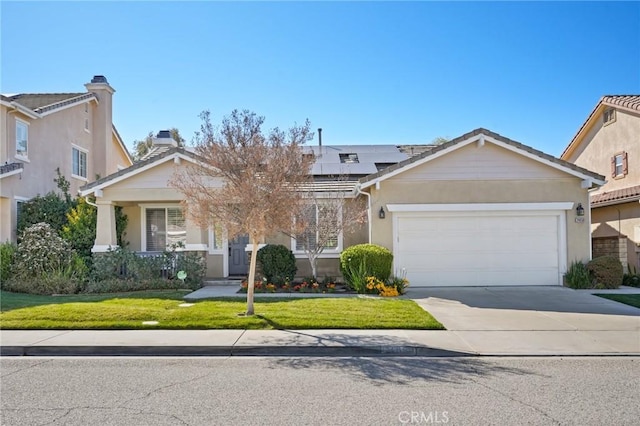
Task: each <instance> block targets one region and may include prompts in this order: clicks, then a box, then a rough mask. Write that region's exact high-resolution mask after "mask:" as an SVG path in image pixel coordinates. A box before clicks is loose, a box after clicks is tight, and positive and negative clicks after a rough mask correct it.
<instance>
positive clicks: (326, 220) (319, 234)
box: [295, 204, 341, 252]
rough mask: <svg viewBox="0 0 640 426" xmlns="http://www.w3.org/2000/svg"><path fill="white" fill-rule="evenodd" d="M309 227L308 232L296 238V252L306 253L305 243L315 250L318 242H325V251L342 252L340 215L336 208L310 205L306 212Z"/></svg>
mask: <svg viewBox="0 0 640 426" xmlns="http://www.w3.org/2000/svg"><path fill="white" fill-rule="evenodd" d="M305 214H306V215H307V220H308V223H309V226H308V228H307V230H306V231H305V232H304V233H303V234H301V235H298V237H297V238H295V250H296V251H299V252H301V251H304V249H305V243H307V244H308V246H309V248H310V249H311V250H315V248H316V244H317V242H318V241H324V250H334V251H335V250H340V247H341V244H340V237H341V234H340V232H339V226H338V224H337V223H336V221H337V217H336V216H339V214H336V212H335V210H334V207H329V206H327V207H323V206H322V205H316V204H313V205H310V206H309V207H308V209H307V211H306V212H305Z"/></svg>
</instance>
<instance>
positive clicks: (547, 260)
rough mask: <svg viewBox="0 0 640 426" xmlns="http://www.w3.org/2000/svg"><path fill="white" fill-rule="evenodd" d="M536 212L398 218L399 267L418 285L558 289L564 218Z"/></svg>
mask: <svg viewBox="0 0 640 426" xmlns="http://www.w3.org/2000/svg"><path fill="white" fill-rule="evenodd" d="M558 217H559V216H558V215H557V214H539V213H537V214H536V213H534V212H530V213H527V212H518V213H517V214H514V213H513V212H464V213H460V212H455V213H449V214H447V212H441V213H440V214H439V215H433V214H432V215H424V216H420V215H414V216H406V217H402V216H401V217H398V218H397V223H396V226H397V241H396V246H395V247H394V254H395V256H396V267H397V268H399V269H405V271H406V274H407V278H408V279H409V281H410V282H411V285H413V286H460V285H481V286H485V285H557V284H558V276H559V236H558V231H559V225H558V222H559V219H558Z"/></svg>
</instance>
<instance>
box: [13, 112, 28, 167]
mask: <svg viewBox="0 0 640 426" xmlns="http://www.w3.org/2000/svg"><path fill="white" fill-rule="evenodd" d="M28 148H29V125H28V124H27V123H25V122H24V121H18V120H16V155H18V156H20V157H25V158H26V157H27V156H28V154H29V149H28Z"/></svg>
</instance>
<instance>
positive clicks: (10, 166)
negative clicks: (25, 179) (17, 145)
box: [0, 163, 24, 175]
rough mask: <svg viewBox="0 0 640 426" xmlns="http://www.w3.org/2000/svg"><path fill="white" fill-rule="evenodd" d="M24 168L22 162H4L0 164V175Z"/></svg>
mask: <svg viewBox="0 0 640 426" xmlns="http://www.w3.org/2000/svg"><path fill="white" fill-rule="evenodd" d="M22 168H24V165H23V164H22V163H6V164H3V165H1V166H0V175H3V174H5V173H9V172H13V171H14V170H20V169H22Z"/></svg>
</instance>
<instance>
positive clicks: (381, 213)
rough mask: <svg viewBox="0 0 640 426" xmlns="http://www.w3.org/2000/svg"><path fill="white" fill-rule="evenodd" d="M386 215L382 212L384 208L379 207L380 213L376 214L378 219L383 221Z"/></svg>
mask: <svg viewBox="0 0 640 426" xmlns="http://www.w3.org/2000/svg"><path fill="white" fill-rule="evenodd" d="M386 216H387V215H386V214H385V212H384V207H380V211H379V212H378V217H379V218H380V219H384V218H385V217H386Z"/></svg>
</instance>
